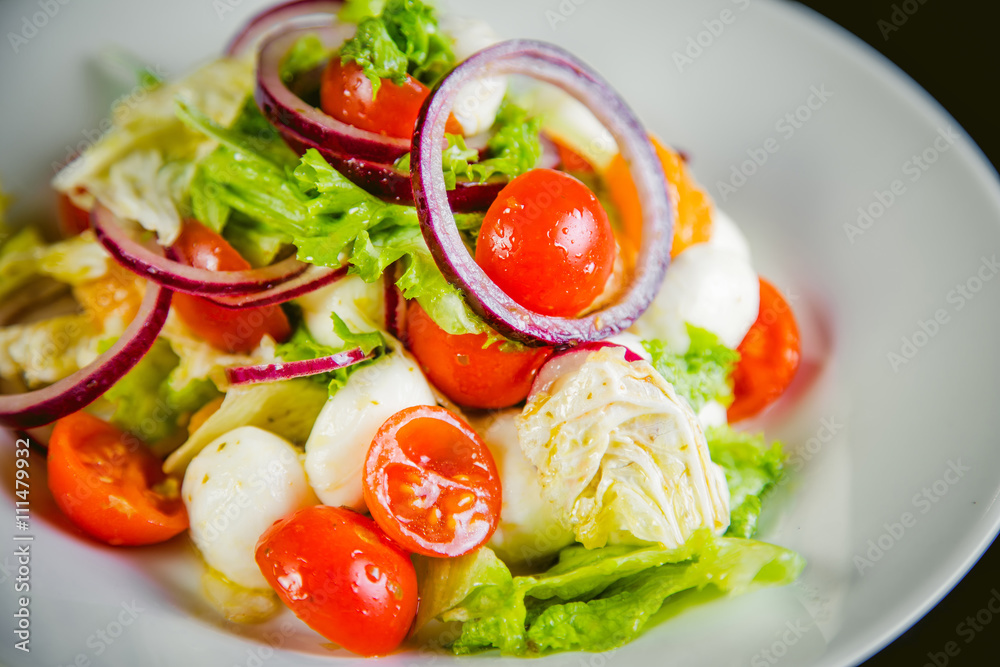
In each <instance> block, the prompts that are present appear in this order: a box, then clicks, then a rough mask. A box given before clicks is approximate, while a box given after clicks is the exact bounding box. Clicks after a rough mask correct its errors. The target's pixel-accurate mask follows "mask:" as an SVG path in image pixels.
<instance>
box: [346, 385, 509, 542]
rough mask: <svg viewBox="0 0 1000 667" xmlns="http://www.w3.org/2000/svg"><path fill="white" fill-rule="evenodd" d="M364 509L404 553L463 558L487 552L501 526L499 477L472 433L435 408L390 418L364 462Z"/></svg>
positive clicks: (403, 412) (421, 408) (424, 407)
mask: <svg viewBox="0 0 1000 667" xmlns="http://www.w3.org/2000/svg"><path fill="white" fill-rule="evenodd" d="M364 493H365V503H366V504H367V505H368V511H369V512H371V515H372V518H373V519H375V521H376V523H378V525H379V526H380V527H381V528H382V530H384V531H385V532H386V534H387V535H388V536H389V537H391V538H392V539H393V540H395V541H396V542H397V543H399V544H401V545H402V546H403V547H404V548H406V549H409V550H411V551H414V552H416V553H419V554H423V555H425V556H461V555H462V554H465V553H468V552H470V551H472V550H473V549H475V548H476V547H478V546H480V545H482V544H485V543H486V542H487V541H488V540H489V539H490V537H491V536H492V535H493V531H495V530H496V527H497V524H498V523H499V521H500V504H501V495H500V494H501V492H500V475H499V473H497V468H496V464H495V463H494V461H493V456H492V454H490V450H489V449H487V448H486V445H485V444H483V441H482V440H481V439H480V438H479V436H478V435H477V434H476V432H475V431H474V430H472V427H471V426H469V425H468V424H466V423H465V422H464V421H463V420H462V419H461V418H460V417H458V416H457V415H455V414H454V413H452V412H451V411H450V410H447V409H445V408H442V407H438V406H436V405H435V406H428V405H418V406H414V407H410V408H406V409H404V410H400V411H399V412H397V413H396V414H394V415H393V416H391V417H389V418H388V419H387V420H386V421H385V423H384V424H382V426H381V427H380V428H379V430H378V432H377V433H376V434H375V437H374V438H373V439H372V446H371V448H370V449H369V450H368V456H367V457H366V458H365V471H364Z"/></svg>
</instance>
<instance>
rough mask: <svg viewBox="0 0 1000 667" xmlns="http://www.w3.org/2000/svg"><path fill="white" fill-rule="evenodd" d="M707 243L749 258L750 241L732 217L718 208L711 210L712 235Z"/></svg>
mask: <svg viewBox="0 0 1000 667" xmlns="http://www.w3.org/2000/svg"><path fill="white" fill-rule="evenodd" d="M707 244H708V245H710V246H712V247H713V248H718V249H719V250H728V251H730V252H733V253H735V254H737V255H740V256H741V257H744V258H746V259H747V260H749V259H750V243H749V242H748V241H747V237H746V236H744V235H743V232H742V231H741V230H740V228H739V227H737V226H736V223H735V222H733V219H732V218H730V217H729V216H728V215H726V213H724V212H723V211H720V210H719V209H718V208H716V209H714V210H713V211H712V236H711V237H710V238H709V239H708V242H707Z"/></svg>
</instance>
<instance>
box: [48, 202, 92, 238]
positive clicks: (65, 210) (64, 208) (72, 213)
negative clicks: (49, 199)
mask: <svg viewBox="0 0 1000 667" xmlns="http://www.w3.org/2000/svg"><path fill="white" fill-rule="evenodd" d="M56 213H57V217H58V219H59V228H60V229H62V232H63V234H64V235H66V236H76V235H77V234H80V233H81V232H83V231H85V230H87V229H90V213H88V212H87V211H84V210H83V209H82V208H80V207H79V206H77V205H76V204H74V203H73V200H72V199H70V198H69V195H67V194H66V193H65V192H60V193H59V196H58V197H57V199H56Z"/></svg>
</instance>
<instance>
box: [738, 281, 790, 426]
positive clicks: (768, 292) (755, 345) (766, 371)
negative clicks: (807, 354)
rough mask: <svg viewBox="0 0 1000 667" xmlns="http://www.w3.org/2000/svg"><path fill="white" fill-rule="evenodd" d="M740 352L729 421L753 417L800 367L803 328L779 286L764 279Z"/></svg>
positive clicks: (780, 390)
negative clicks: (752, 320) (801, 328)
mask: <svg viewBox="0 0 1000 667" xmlns="http://www.w3.org/2000/svg"><path fill="white" fill-rule="evenodd" d="M737 351H738V352H739V353H740V361H739V363H737V364H736V369H735V370H734V371H733V395H734V400H733V404H732V405H730V406H729V410H728V417H729V421H731V422H735V421H739V420H740V419H746V418H747V417H753V416H754V415H756V414H757V413H759V412H760V411H761V410H763V409H764V408H766V407H767V406H768V405H770V404H771V403H772V402H774V401H775V400H776V399H777V398H778V397H779V396H781V394H782V393H783V392H784V391H785V389H786V388H787V387H788V385H789V384H791V382H792V379H793V378H794V377H795V371H796V370H798V368H799V357H800V354H799V328H798V326H797V325H796V324H795V315H794V314H793V313H792V308H791V306H789V305H788V302H787V301H785V298H784V297H783V296H781V292H779V291H778V290H777V289H775V287H774V286H773V285H772V284H771V283H769V282H767V281H766V280H764V279H763V278H761V279H760V311H759V312H758V315H757V321H755V322H754V323H753V326H752V327H750V331H749V332H748V333H747V335H746V337H745V338H744V339H743V342H742V343H740V346H739V348H737Z"/></svg>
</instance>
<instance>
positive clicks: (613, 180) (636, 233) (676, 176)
mask: <svg viewBox="0 0 1000 667" xmlns="http://www.w3.org/2000/svg"><path fill="white" fill-rule="evenodd" d="M650 139H651V140H652V142H653V146H654V147H655V148H656V155H657V156H658V157H659V158H660V164H661V165H662V166H663V173H664V175H665V176H666V183H667V191H668V193H669V194H670V205H671V207H672V209H673V213H674V236H673V245H672V246H671V248H670V256H671V257H676V256H677V255H679V254H680V253H682V252H684V250H686V249H687V248H690V247H691V246H693V245H694V244H696V243H704V242H706V241H708V240H709V238H711V236H712V202H711V200H710V199H709V198H708V195H707V194H705V192H704V191H703V190H702V189H701V188H699V187H698V185H697V184H696V183H695V182H694V179H693V178H691V174H690V173H689V172H688V170H687V167H686V166H685V164H684V158H683V157H682V156H681V155H680V154H679V153H677V152H675V151H672V150H670V149H669V148H667V147H666V146H664V145H663V144H661V143H660V142H659V141H658V140H657V139H656V137H650ZM604 177H605V179H606V181H607V183H608V187H609V189H610V190H611V198H612V200H613V201H614V202H615V206H616V207H617V208H618V214H619V216H620V217H621V222H622V227H623V228H624V232H625V237H626V238H628V239H629V241H630V243H631V244H632V245H633V247H634V248H636V249H638V248H639V247H640V244H641V243H642V203H641V202H640V201H639V192H638V190H636V187H635V182H634V181H633V180H632V174H631V172H630V171H629V168H628V164H627V163H626V162H625V158H624V157H622V156H621V155H620V154H619V155H616V156H615V157H614V159H613V160H612V161H611V164H610V165H609V166H608V169H607V172H605V174H604Z"/></svg>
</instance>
